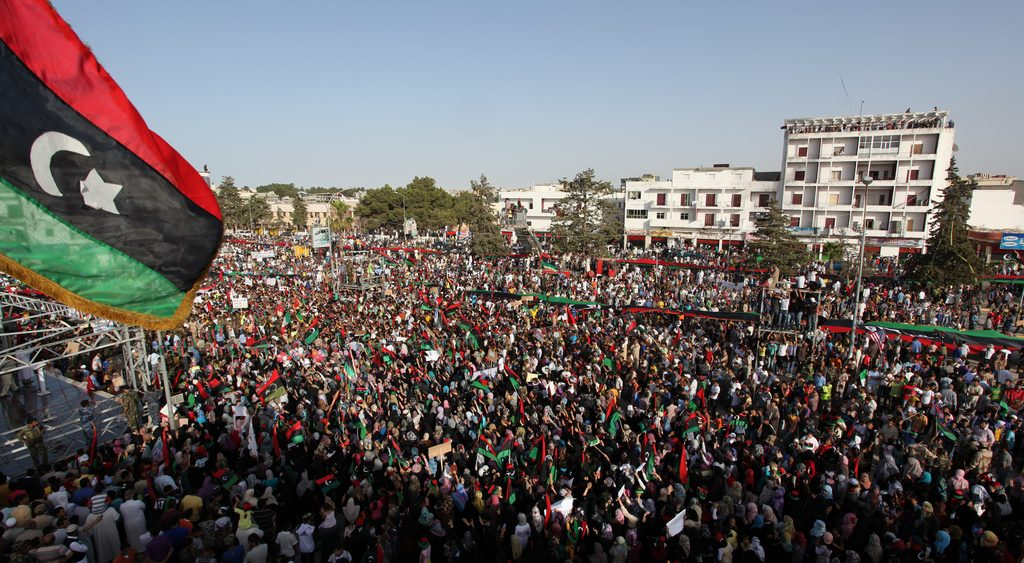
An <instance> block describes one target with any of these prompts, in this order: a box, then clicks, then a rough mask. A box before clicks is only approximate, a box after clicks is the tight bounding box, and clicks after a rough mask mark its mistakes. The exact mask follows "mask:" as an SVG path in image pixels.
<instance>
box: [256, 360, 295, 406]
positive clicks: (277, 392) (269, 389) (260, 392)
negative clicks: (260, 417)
mask: <svg viewBox="0 0 1024 563" xmlns="http://www.w3.org/2000/svg"><path fill="white" fill-rule="evenodd" d="M287 391H288V390H287V389H285V386H284V382H283V381H281V375H280V374H278V373H277V370H276V369H275V370H274V371H273V372H271V374H270V377H268V378H267V380H266V381H265V382H264V383H263V385H260V386H259V387H257V388H256V396H257V397H259V398H260V402H261V403H263V404H267V401H274V400H275V399H277V398H278V397H281V396H282V395H284V394H285V393H287Z"/></svg>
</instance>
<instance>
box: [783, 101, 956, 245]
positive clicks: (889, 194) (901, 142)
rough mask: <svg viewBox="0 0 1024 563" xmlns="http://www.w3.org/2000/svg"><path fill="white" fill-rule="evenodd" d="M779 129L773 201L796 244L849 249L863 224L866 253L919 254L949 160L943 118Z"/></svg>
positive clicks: (866, 119)
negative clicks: (778, 184)
mask: <svg viewBox="0 0 1024 563" xmlns="http://www.w3.org/2000/svg"><path fill="white" fill-rule="evenodd" d="M783 129H784V130H785V135H784V142H783V160H782V192H781V195H780V198H779V199H780V202H781V207H782V210H783V212H784V213H786V214H787V215H789V217H790V221H791V226H792V227H793V230H794V231H795V232H796V233H797V234H798V235H800V236H801V238H803V239H804V240H806V241H807V242H809V243H816V242H822V241H823V240H829V239H831V240H836V239H839V240H844V239H845V240H849V241H850V242H851V243H853V241H854V240H856V239H858V238H859V236H860V234H859V229H860V228H861V224H862V223H863V224H864V227H865V228H866V229H867V232H866V237H867V243H866V246H867V249H868V252H872V253H873V252H879V253H881V254H883V255H895V254H897V253H907V252H920V251H921V250H922V249H923V248H924V241H925V239H926V238H927V236H928V231H929V227H930V225H931V214H930V213H929V211H930V209H931V204H932V202H934V201H936V200H937V199H939V198H941V197H942V188H943V187H944V186H945V185H946V170H947V169H948V168H949V164H950V160H951V158H952V156H953V135H954V129H953V122H952V121H951V120H950V119H949V114H948V113H947V112H945V111H939V110H936V111H929V112H920V113H910V112H907V113H897V114H887V115H865V116H845V117H825V118H815V119H787V120H786V121H785V124H784V126H783ZM865 178H870V179H869V180H868V181H867V184H868V185H865ZM865 191H866V192H867V194H866V197H865ZM865 205H866V207H865Z"/></svg>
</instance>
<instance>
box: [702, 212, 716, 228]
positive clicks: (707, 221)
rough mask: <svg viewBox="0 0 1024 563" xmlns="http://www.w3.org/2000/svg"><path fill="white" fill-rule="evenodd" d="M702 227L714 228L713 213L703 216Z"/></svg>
mask: <svg viewBox="0 0 1024 563" xmlns="http://www.w3.org/2000/svg"><path fill="white" fill-rule="evenodd" d="M704 226H705V227H714V226H715V214H714V213H708V214H706V215H704Z"/></svg>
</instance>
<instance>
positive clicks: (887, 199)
mask: <svg viewBox="0 0 1024 563" xmlns="http://www.w3.org/2000/svg"><path fill="white" fill-rule="evenodd" d="M863 195H864V194H854V196H853V206H854V207H860V202H861V198H862V197H863ZM871 196H872V197H871V198H870V199H871V200H873V201H868V205H892V204H893V195H892V194H891V193H888V192H885V193H880V194H871ZM789 202H790V203H791V204H793V205H803V203H804V194H802V193H800V192H795V193H792V194H790V200H789ZM828 204H829V205H840V201H839V194H837V193H830V194H828ZM906 205H907V207H917V206H919V205H928V197H927V194H907V200H906Z"/></svg>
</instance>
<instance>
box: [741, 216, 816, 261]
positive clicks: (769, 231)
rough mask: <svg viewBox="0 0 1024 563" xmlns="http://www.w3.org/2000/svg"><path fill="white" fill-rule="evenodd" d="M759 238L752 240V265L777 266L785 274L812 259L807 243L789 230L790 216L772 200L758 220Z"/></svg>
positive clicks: (749, 259)
mask: <svg viewBox="0 0 1024 563" xmlns="http://www.w3.org/2000/svg"><path fill="white" fill-rule="evenodd" d="M756 223H757V230H756V231H755V232H754V236H755V237H756V239H755V240H754V241H753V242H751V243H750V244H749V248H750V252H749V255H748V257H747V260H748V262H749V263H750V264H751V265H752V266H755V267H757V266H759V267H761V268H769V269H770V268H771V267H773V266H777V267H778V268H779V271H780V272H782V273H783V274H792V273H795V272H796V271H797V270H798V269H800V268H801V267H802V266H804V265H806V264H807V263H808V262H810V260H811V254H810V252H808V251H807V245H806V244H804V243H803V242H801V241H800V239H798V238H797V237H796V235H794V234H793V233H792V232H791V231H790V230H789V217H788V216H787V215H785V214H784V213H783V212H782V209H780V208H779V204H778V203H777V202H775V201H772V202H771V204H769V206H768V209H767V211H765V212H763V213H761V215H760V216H758V218H757V220H756Z"/></svg>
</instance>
